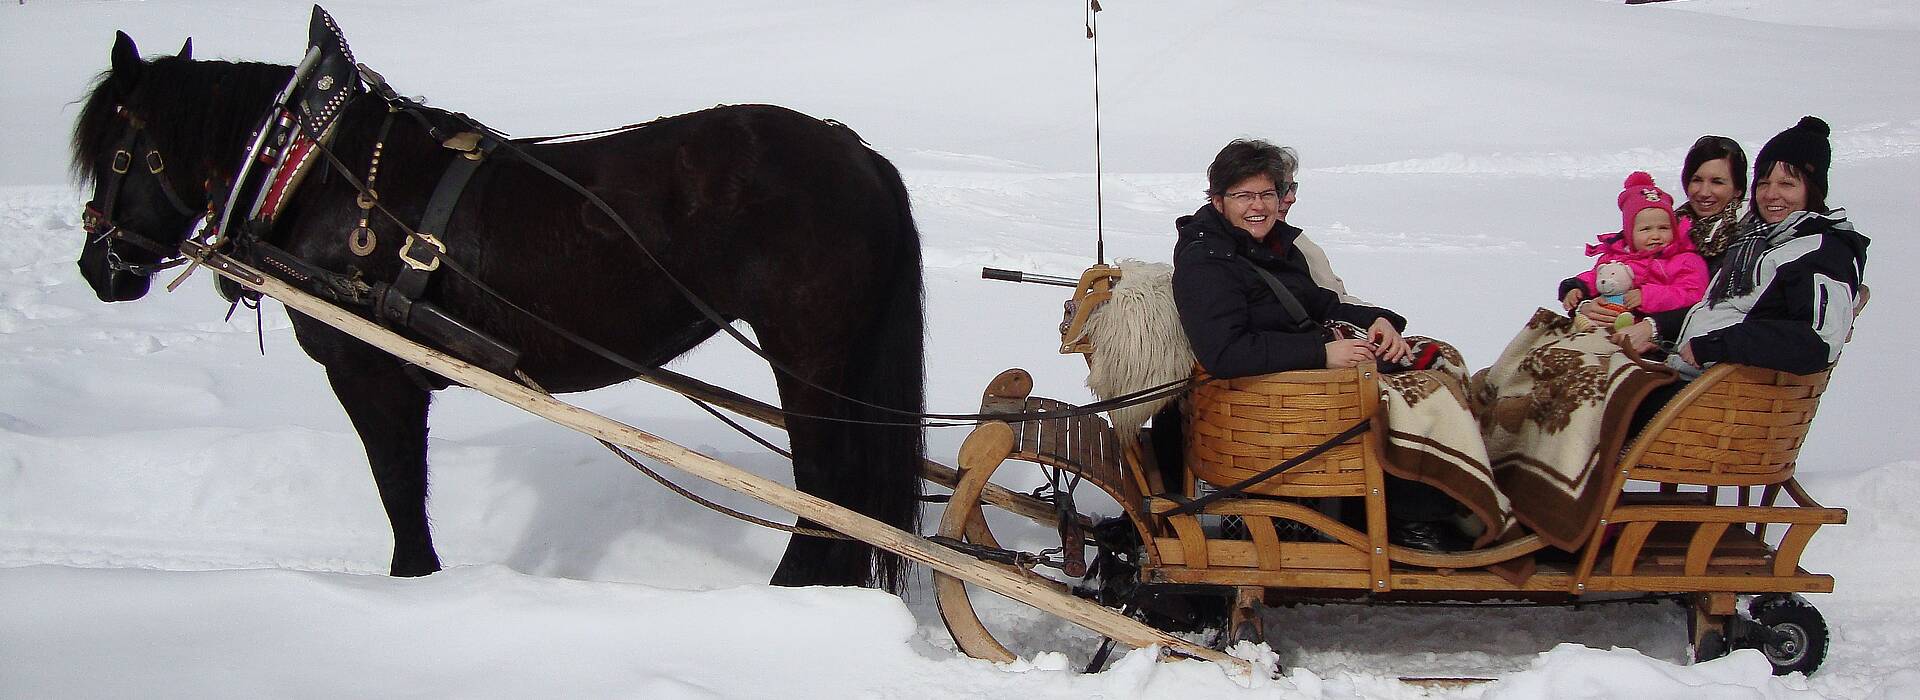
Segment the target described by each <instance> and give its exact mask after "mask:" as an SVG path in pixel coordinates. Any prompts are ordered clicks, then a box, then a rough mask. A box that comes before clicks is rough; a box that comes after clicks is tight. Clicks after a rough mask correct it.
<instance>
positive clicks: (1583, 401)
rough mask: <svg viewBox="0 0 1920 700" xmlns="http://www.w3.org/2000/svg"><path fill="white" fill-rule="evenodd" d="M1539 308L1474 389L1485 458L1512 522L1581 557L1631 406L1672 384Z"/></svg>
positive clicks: (1605, 336)
mask: <svg viewBox="0 0 1920 700" xmlns="http://www.w3.org/2000/svg"><path fill="white" fill-rule="evenodd" d="M1609 330H1610V329H1606V328H1596V327H1588V328H1582V327H1579V326H1576V324H1575V323H1574V322H1573V320H1572V319H1569V318H1567V317H1566V316H1565V315H1562V314H1560V313H1557V312H1554V311H1549V310H1547V309H1540V310H1538V311H1535V312H1534V315H1533V318H1532V319H1530V320H1529V321H1528V322H1527V326H1526V328H1524V329H1522V330H1521V331H1520V334H1519V335H1517V336H1515V337H1514V339H1513V341H1512V342H1511V343H1509V344H1508V345H1507V349H1506V350H1505V351H1503V352H1501V353H1500V359H1499V360H1498V361H1497V362H1495V363H1494V365H1493V366H1492V367H1489V368H1487V369H1486V370H1485V371H1482V372H1481V373H1480V374H1478V375H1475V376H1474V377H1473V380H1472V382H1471V384H1470V390H1469V395H1470V396H1471V397H1472V406H1473V412H1474V414H1475V415H1477V416H1478V417H1479V421H1480V430H1481V433H1482V435H1483V436H1484V438H1485V444H1486V450H1487V455H1488V456H1489V457H1490V458H1491V459H1492V462H1491V463H1492V465H1493V472H1494V477H1495V480H1496V481H1497V482H1498V484H1499V486H1500V490H1501V491H1502V492H1503V493H1505V494H1506V496H1507V498H1509V499H1512V501H1513V504H1514V515H1515V517H1517V518H1519V520H1520V522H1521V523H1524V524H1525V525H1526V526H1527V527H1528V528H1531V529H1532V530H1533V531H1534V532H1535V533H1537V534H1539V535H1540V537H1541V539H1543V540H1545V541H1546V542H1547V543H1548V544H1551V545H1553V546H1555V547H1559V548H1561V549H1565V550H1570V551H1571V550H1576V549H1578V548H1579V547H1580V546H1581V545H1582V544H1583V543H1585V542H1586V540H1587V537H1588V536H1590V535H1592V534H1593V531H1594V529H1595V526H1596V524H1597V521H1598V520H1599V518H1600V508H1601V506H1602V504H1603V503H1604V502H1605V500H1606V496H1607V493H1606V491H1607V490H1608V489H1609V488H1610V487H1612V486H1613V483H1614V482H1613V481H1612V480H1611V479H1609V478H1606V477H1607V476H1608V475H1611V474H1613V473H1614V471H1615V469H1616V468H1617V462H1618V461H1619V458H1620V448H1621V445H1622V443H1623V442H1624V441H1625V439H1626V437H1627V431H1628V429H1629V428H1628V426H1629V424H1630V423H1631V421H1632V419H1633V411H1634V408H1635V407H1637V406H1639V404H1640V400H1641V399H1643V398H1645V397H1646V395H1647V392H1649V391H1651V390H1653V389H1654V388H1655V387H1659V386H1661V385H1664V384H1668V383H1671V382H1672V381H1674V375H1673V373H1672V371H1670V370H1667V369H1666V368H1664V367H1661V366H1659V365H1657V364H1653V363H1640V362H1636V361H1635V360H1634V359H1632V358H1630V357H1628V356H1627V354H1626V353H1624V352H1622V351H1621V349H1620V348H1619V346H1617V345H1615V344H1614V343H1613V341H1612V340H1611V339H1610V338H1609V332H1608V331H1609Z"/></svg>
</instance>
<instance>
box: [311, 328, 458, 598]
mask: <svg viewBox="0 0 1920 700" xmlns="http://www.w3.org/2000/svg"><path fill="white" fill-rule="evenodd" d="M369 364H371V365H372V366H366V365H356V366H354V367H352V368H336V367H328V368H327V381H328V382H329V383H331V384H332V385H333V393H334V396H336V397H338V398H339V399H340V405H341V407H343V408H345V409H346V410H347V418H348V419H350V420H352V421H353V429H354V430H355V431H357V432H359V433H360V442H361V444H362V445H364V446H365V447H366V450H367V463H368V465H370V466H372V467H373V481H374V483H375V485H377V486H378V487H379V488H380V503H381V505H384V506H385V507H386V509H387V520H388V522H390V523H391V524H392V525H393V566H392V569H391V570H390V572H391V573H392V575H394V576H425V575H427V574H431V573H433V572H435V571H439V570H440V556H439V555H437V554H435V553H434V551H433V534H432V533H431V532H430V531H429V530H428V528H427V404H428V402H429V400H430V399H431V396H432V395H431V394H429V393H428V392H427V391H426V390H425V389H422V388H420V387H419V386H418V385H416V384H414V382H413V380H412V379H411V378H409V377H407V375H406V374H405V373H404V372H403V371H402V370H401V365H400V364H399V363H398V362H392V361H382V362H374V363H369Z"/></svg>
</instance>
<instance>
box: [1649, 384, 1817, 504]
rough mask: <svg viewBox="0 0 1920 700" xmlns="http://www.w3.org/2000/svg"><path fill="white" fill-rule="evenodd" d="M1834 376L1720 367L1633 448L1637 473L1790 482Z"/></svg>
mask: <svg viewBox="0 0 1920 700" xmlns="http://www.w3.org/2000/svg"><path fill="white" fill-rule="evenodd" d="M1832 374H1833V368H1831V367H1829V368H1827V369H1826V370H1823V371H1820V372H1818V373H1815V374H1810V375H1798V374H1790V373H1787V372H1781V371H1777V370H1771V369H1761V368H1758V367H1748V366H1744V365H1733V364H1720V365H1715V366H1714V367H1713V368H1712V369H1709V370H1708V371H1707V372H1706V373H1705V374H1702V375H1701V376H1700V378H1699V379H1696V380H1694V381H1693V383H1692V384H1691V385H1689V386H1688V387H1687V388H1685V389H1683V390H1682V391H1681V392H1680V393H1679V394H1678V395H1676V396H1674V398H1673V400H1672V401H1671V402H1669V403H1668V404H1667V406H1666V408H1664V409H1662V410H1661V411H1660V413H1659V414H1657V415H1656V416H1655V417H1654V419H1653V420H1652V421H1651V422H1650V423H1648V424H1647V427H1646V429H1645V430H1644V431H1642V433H1641V435H1640V438H1639V439H1638V440H1636V441H1635V443H1634V444H1633V445H1632V447H1631V448H1630V449H1629V451H1628V454H1627V456H1628V458H1629V459H1630V460H1631V462H1630V464H1632V471H1631V472H1630V473H1629V477H1630V478H1633V479H1642V480H1647V481H1659V482H1666V483H1685V484H1709V485H1722V486H1725V485H1746V484H1772V483H1779V482H1781V481H1785V480H1787V478H1789V477H1791V476H1793V466H1794V460H1795V459H1797V458H1799V455H1800V446H1801V444H1802V443H1803V442H1805V441H1806V437H1807V429H1808V428H1809V427H1810V426H1812V425H1813V414H1814V411H1815V410H1816V409H1818V408H1819V406H1820V395H1821V394H1822V393H1824V392H1825V391H1826V389H1827V379H1828V377H1830V376H1832Z"/></svg>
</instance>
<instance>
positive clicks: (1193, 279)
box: [1173, 140, 1410, 378]
mask: <svg viewBox="0 0 1920 700" xmlns="http://www.w3.org/2000/svg"><path fill="white" fill-rule="evenodd" d="M1298 166H1299V159H1298V157H1297V156H1295V155H1294V153H1293V151H1292V150H1291V149H1286V148H1281V147H1278V146H1275V145H1273V144H1270V143H1267V142H1265V141H1259V140H1237V141H1234V142H1232V143H1229V144H1227V146H1226V148H1223V149H1221V150H1220V154H1219V155H1218V156H1215V157H1214V160H1213V164H1212V165H1211V166H1208V168H1207V195H1208V200H1209V201H1208V203H1207V204H1205V205H1203V206H1201V207H1200V209H1199V211H1196V212H1194V213H1193V214H1192V215H1191V216H1183V217H1180V219H1179V220H1177V221H1175V222H1174V224H1175V226H1176V227H1177V228H1178V229H1179V232H1180V239H1179V242H1178V243H1177V244H1176V245H1175V247H1174V255H1173V270H1174V272H1173V297H1174V303H1175V305H1177V306H1178V307H1179V310H1180V324H1181V326H1182V327H1183V328H1184V329H1185V330H1186V333H1187V340H1188V342H1190V343H1191V344H1192V345H1193V354H1194V357H1195V358H1197V359H1198V360H1199V362H1200V366H1201V367H1204V368H1205V369H1206V370H1207V372H1208V373H1210V374H1212V375H1213V376H1215V377H1220V378H1232V377H1244V376H1251V375H1256V374H1267V373H1269V372H1285V371H1288V370H1296V369H1321V368H1337V367H1353V366H1356V365H1359V364H1361V363H1364V362H1371V361H1374V360H1376V359H1377V360H1386V361H1389V362H1399V361H1402V360H1404V359H1406V358H1407V357H1408V355H1409V352H1410V351H1409V349H1408V347H1407V342H1406V341H1405V340H1403V339H1401V337H1400V330H1401V329H1403V328H1405V327H1406V325H1407V321H1406V319H1404V318H1401V317H1400V315H1399V314H1396V313H1394V312H1392V311H1388V310H1386V309H1382V308H1377V307H1373V306H1365V305H1360V304H1355V303H1349V302H1346V301H1342V300H1341V299H1340V296H1339V295H1338V294H1337V293H1335V292H1333V291H1332V290H1328V289H1326V288H1324V287H1321V286H1319V285H1317V284H1315V283H1314V280H1313V275H1312V273H1311V272H1310V271H1309V269H1308V262H1307V259H1306V256H1305V255H1303V254H1302V253H1301V252H1300V249H1299V248H1298V247H1297V246H1295V245H1294V243H1295V241H1296V239H1298V237H1299V236H1300V229H1298V228H1295V227H1293V226H1291V225H1289V224H1287V222H1286V215H1287V210H1288V208H1290V207H1292V206H1293V202H1294V193H1295V190H1296V188H1297V184H1296V183H1295V181H1294V172H1295V170H1296V169H1297V168H1298ZM1327 321H1346V322H1348V323H1352V324H1353V325H1355V326H1359V327H1361V328H1365V329H1367V337H1366V338H1365V339H1357V340H1344V339H1343V340H1328V339H1326V337H1325V333H1324V331H1323V330H1322V327H1323V326H1322V324H1324V323H1326V322H1327Z"/></svg>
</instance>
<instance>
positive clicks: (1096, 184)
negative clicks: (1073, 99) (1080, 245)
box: [1086, 0, 1107, 265]
mask: <svg viewBox="0 0 1920 700" xmlns="http://www.w3.org/2000/svg"><path fill="white" fill-rule="evenodd" d="M1099 16H1100V0H1087V12H1086V19H1087V38H1088V39H1092V40H1093V232H1094V233H1093V235H1094V243H1093V258H1094V263H1095V264H1099V265H1105V264H1107V231H1106V220H1105V219H1106V196H1105V192H1104V191H1103V185H1104V184H1105V183H1104V182H1103V181H1104V180H1105V179H1106V178H1105V177H1104V172H1103V171H1104V170H1105V168H1103V167H1102V163H1101V160H1100V19H1099Z"/></svg>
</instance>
